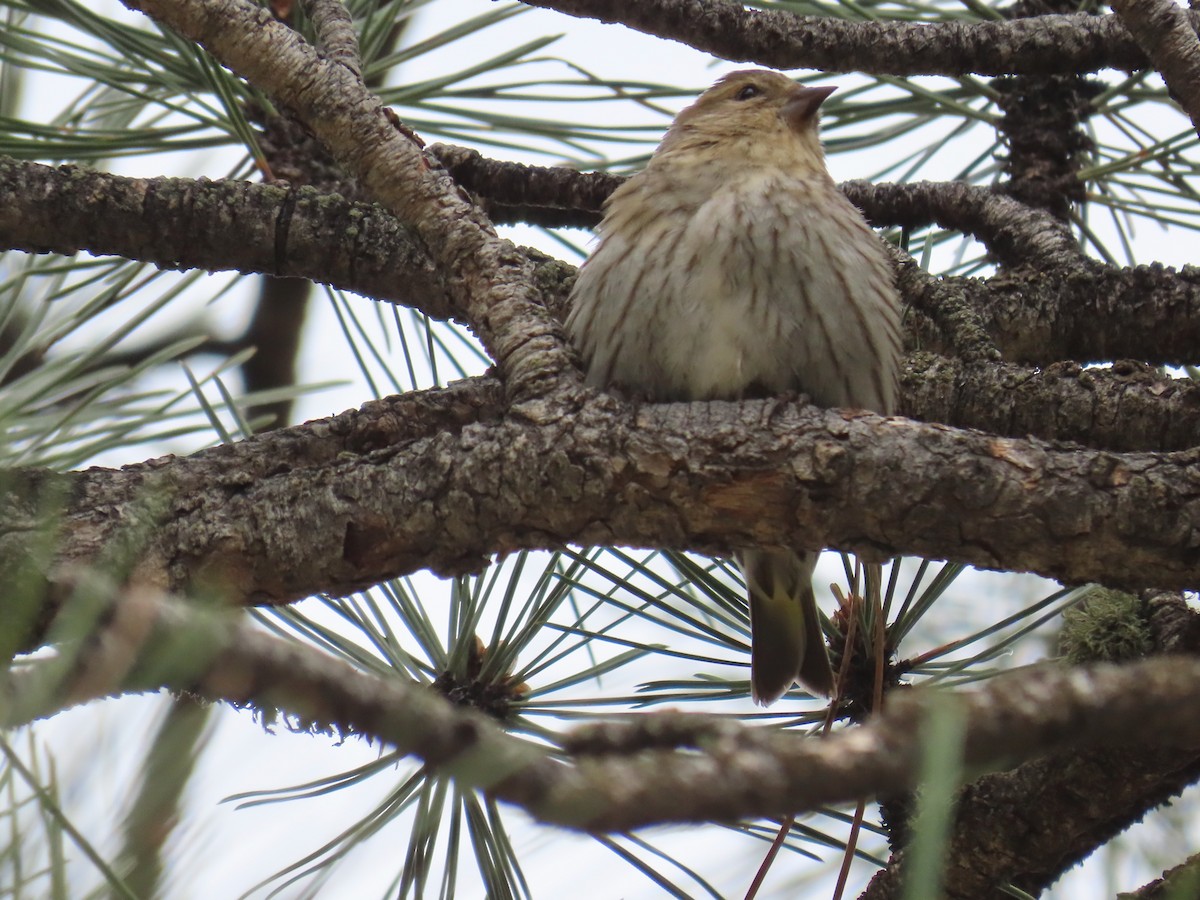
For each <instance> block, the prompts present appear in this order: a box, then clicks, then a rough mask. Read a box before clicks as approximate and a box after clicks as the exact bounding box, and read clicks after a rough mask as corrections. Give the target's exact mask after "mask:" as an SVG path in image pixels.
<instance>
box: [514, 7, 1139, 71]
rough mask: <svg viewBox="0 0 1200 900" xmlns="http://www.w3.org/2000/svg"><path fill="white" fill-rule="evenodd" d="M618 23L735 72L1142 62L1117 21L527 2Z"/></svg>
mask: <svg viewBox="0 0 1200 900" xmlns="http://www.w3.org/2000/svg"><path fill="white" fill-rule="evenodd" d="M526 2H527V3H528V4H529V5H530V6H540V7H542V8H544V9H554V10H558V11H559V12H563V13H566V14H568V15H572V16H577V17H579V18H587V19H598V20H600V21H601V22H609V23H620V24H622V25H625V26H627V27H629V28H632V29H634V30H635V31H641V32H643V33H645V34H650V35H654V36H656V37H661V38H665V39H667V40H672V41H678V42H680V43H683V44H687V45H688V46H691V47H695V48H696V49H697V50H701V51H704V52H707V53H711V54H713V55H714V56H719V57H722V58H723V59H729V60H733V61H735V62H753V63H757V64H759V65H764V66H771V67H772V68H776V69H800V68H804V69H823V70H824V71H826V72H863V73H866V74H868V75H897V76H905V75H951V76H953V75H966V74H970V73H975V74H978V75H1013V74H1018V73H1029V74H1055V73H1062V74H1076V73H1085V72H1096V71H1099V70H1100V69H1105V68H1113V69H1123V70H1125V71H1126V72H1132V71H1135V70H1136V69H1140V68H1143V67H1145V65H1146V57H1145V55H1144V54H1143V53H1142V51H1141V49H1140V48H1139V47H1138V45H1137V43H1136V42H1135V41H1134V40H1133V38H1132V37H1131V36H1130V35H1129V33H1128V32H1127V31H1126V30H1125V29H1124V28H1123V27H1122V26H1121V22H1120V20H1119V19H1118V18H1117V17H1116V16H1092V15H1086V14H1077V15H1055V16H1038V17H1036V18H1028V19H1016V20H1012V21H1007V22H921V23H910V22H859V21H847V20H845V19H838V18H835V17H832V16H828V17H826V16H801V15H796V14H794V13H790V12H783V11H775V10H771V11H764V10H754V9H747V8H746V7H745V6H744V5H743V4H741V3H736V2H734V0H639V2H629V0H526Z"/></svg>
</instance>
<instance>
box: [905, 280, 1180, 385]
mask: <svg viewBox="0 0 1200 900" xmlns="http://www.w3.org/2000/svg"><path fill="white" fill-rule="evenodd" d="M899 286H900V292H901V295H902V296H903V297H904V300H905V302H906V303H907V304H908V305H910V307H911V308H912V309H913V310H915V311H918V312H924V311H926V310H929V309H930V308H936V307H937V306H939V305H940V304H944V303H946V302H947V299H949V300H952V301H953V303H954V305H956V306H959V305H964V304H965V305H968V306H969V307H970V308H971V309H972V310H974V313H973V316H974V317H975V318H974V321H976V322H977V323H978V326H979V327H980V328H982V329H983V331H984V333H985V334H986V335H988V336H990V338H991V340H993V341H994V342H995V344H996V346H997V347H998V348H999V349H1000V352H1001V353H1002V354H1003V357H1004V359H1006V360H1008V361H1009V362H1013V363H1025V364H1031V365H1047V364H1050V363H1055V362H1059V361H1061V360H1065V359H1070V360H1075V361H1077V362H1082V363H1086V362H1107V361H1111V360H1114V359H1137V360H1142V361H1144V362H1149V363H1154V364H1158V365H1184V364H1191V363H1194V362H1195V359H1196V347H1198V346H1200V268H1197V267H1195V266H1185V267H1184V268H1182V269H1180V270H1178V271H1176V270H1174V269H1170V268H1167V267H1166V266H1163V265H1160V264H1157V263H1155V264H1153V265H1148V266H1137V267H1135V268H1130V269H1116V268H1112V267H1111V266H1106V265H1104V264H1103V263H1099V262H1095V261H1094V260H1085V261H1083V262H1080V263H1079V264H1078V265H1075V266H1072V267H1071V268H1069V269H1067V270H1065V271H1063V270H1059V271H1053V270H1052V271H1049V272H1043V271H1040V270H1039V269H1038V268H1037V267H1029V268H1019V269H1008V270H1005V271H1002V272H1000V273H999V274H997V275H995V276H993V277H992V278H988V279H983V280H981V279H974V278H935V277H933V276H931V275H929V274H928V273H926V272H922V271H920V270H919V269H917V268H916V267H915V266H912V267H909V268H906V269H902V270H901V272H900V277H899ZM905 327H906V329H907V331H908V332H909V339H910V340H912V341H914V342H915V345H916V346H918V347H921V348H923V349H926V350H934V351H938V352H942V353H944V354H945V355H954V354H955V349H956V348H955V347H954V346H953V345H947V341H946V339H945V338H944V337H943V335H942V330H941V329H940V328H939V327H937V326H936V325H934V324H933V321H930V320H923V319H922V317H921V316H912V315H910V316H908V317H907V318H906V321H905Z"/></svg>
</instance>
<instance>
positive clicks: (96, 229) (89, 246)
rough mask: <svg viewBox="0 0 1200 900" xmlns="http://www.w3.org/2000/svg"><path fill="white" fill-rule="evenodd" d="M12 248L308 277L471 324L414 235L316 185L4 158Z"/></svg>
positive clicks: (1, 186)
mask: <svg viewBox="0 0 1200 900" xmlns="http://www.w3.org/2000/svg"><path fill="white" fill-rule="evenodd" d="M0 193H2V194H3V195H4V198H5V202H4V203H3V204H0V245H3V246H4V247H5V248H9V249H14V250H27V251H29V252H32V253H47V252H50V253H60V254H63V255H71V254H73V253H76V252H77V251H79V250H86V251H88V252H89V253H92V254H96V255H108V254H112V255H115V256H123V257H125V258H126V259H135V260H141V261H144V262H151V263H154V264H155V265H157V266H159V267H160V268H164V269H205V270H207V271H210V272H219V271H229V270H236V271H239V272H257V273H261V274H266V275H278V276H283V277H295V278H306V279H309V280H311V281H316V282H320V283H322V284H332V285H335V286H336V287H339V288H342V289H344V290H350V291H355V292H358V293H362V294H366V295H368V296H371V297H375V298H378V299H390V300H395V301H398V302H402V303H405V304H407V305H411V306H415V307H416V308H418V309H420V310H422V311H423V312H427V313H429V314H430V315H431V316H433V317H435V318H439V319H445V318H450V317H452V316H453V315H454V314H455V313H458V314H460V315H461V311H460V310H459V309H458V307H457V305H456V303H455V301H454V300H453V299H452V297H451V295H450V293H449V290H448V288H447V286H446V284H445V281H444V279H443V278H442V276H441V275H440V274H439V272H438V270H437V268H436V267H435V265H434V262H433V260H432V259H431V258H430V256H429V254H428V252H427V251H426V250H425V248H424V247H423V246H422V244H421V241H420V239H419V238H418V237H417V235H416V234H415V233H414V231H413V230H412V229H411V228H409V227H407V226H405V225H403V224H401V223H400V222H399V221H398V220H397V219H396V218H395V216H392V215H391V214H390V213H388V212H386V211H385V210H383V209H382V208H381V207H378V206H374V205H372V204H367V203H351V202H349V201H348V200H346V199H345V198H343V197H341V196H339V195H337V194H322V193H319V192H318V191H317V190H314V189H313V188H305V187H301V188H292V187H287V186H281V185H269V184H251V183H250V182H245V181H208V180H206V179H189V178H148V179H143V178H122V177H119V176H116V175H107V174H104V173H102V172H95V171H92V170H91V169H82V168H76V167H74V166H62V167H59V168H51V167H49V166H42V165H38V164H37V163H31V162H19V161H17V160H13V159H10V158H7V157H3V156H0Z"/></svg>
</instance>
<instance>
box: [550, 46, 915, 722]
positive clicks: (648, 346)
mask: <svg viewBox="0 0 1200 900" xmlns="http://www.w3.org/2000/svg"><path fill="white" fill-rule="evenodd" d="M834 90H835V88H832V87H813V86H808V85H804V84H800V83H797V82H796V81H793V80H792V79H790V78H788V77H787V76H786V75H784V74H782V73H780V72H776V71H772V70H765V69H747V70H740V71H735V72H732V73H730V74H728V75H726V76H724V77H723V78H721V79H720V80H719V81H717V82H716V84H714V85H713V86H712V87H711V88H709V89H708V90H706V91H705V92H704V93H702V94H701V95H700V96H699V98H698V99H697V100H696V101H695V102H694V103H693V104H692V105H690V106H688V107H687V108H685V109H684V110H683V111H681V112H680V113H679V114H678V115H677V116H676V117H675V119H674V121H673V122H672V123H671V126H670V128H669V129H668V130H667V132H666V135H665V136H664V137H663V139H662V142H661V143H660V144H659V145H658V148H657V149H656V150H655V151H654V153H653V154H652V155H651V157H650V160H649V162H648V163H647V165H646V167H645V168H644V169H643V170H642V171H640V172H638V173H637V174H635V175H633V176H631V177H630V178H628V179H627V180H626V181H625V182H624V183H623V184H621V186H620V187H618V188H617V189H616V190H615V191H614V192H613V193H612V194H611V195H610V197H609V198H608V200H607V201H606V202H605V206H604V211H603V217H602V220H601V222H600V225H599V226H598V228H597V241H596V243H595V246H594V248H593V249H592V252H591V253H590V255H589V256H588V258H587V259H586V260H585V261H584V263H583V265H582V266H581V267H580V269H579V272H578V275H577V277H576V280H575V283H574V285H573V287H572V289H571V293H570V297H569V302H568V307H569V312H568V315H567V319H566V329H567V333H568V335H569V337H570V339H571V341H572V343H573V345H574V346H575V348H576V350H577V351H578V353H579V356H580V358H581V360H582V363H583V368H584V373H585V378H584V380H585V382H586V383H587V384H588V385H590V386H592V387H596V388H599V389H615V390H617V391H619V392H624V393H627V394H628V395H629V396H638V397H641V398H644V399H646V400H648V401H652V402H680V401H697V400H740V399H747V398H755V397H767V396H777V395H784V394H793V393H802V394H805V395H807V396H808V397H809V398H810V399H811V400H812V402H814V403H816V404H818V405H820V406H825V407H853V408H857V409H864V410H869V411H872V412H877V413H881V414H884V415H891V414H893V413H894V412H895V410H896V406H897V398H898V394H899V372H900V359H901V304H900V298H899V295H898V293H897V290H896V287H895V279H894V275H893V271H892V267H891V265H890V262H889V257H888V253H887V250H886V248H885V246H884V243H883V240H882V238H880V237H879V236H878V235H876V234H875V233H874V232H873V231H872V230H871V228H870V226H869V225H868V224H867V223H866V221H865V220H864V219H863V216H862V214H861V213H860V212H859V210H858V209H857V208H856V207H855V206H854V205H853V204H852V203H850V201H849V200H848V199H846V197H845V195H843V194H842V193H841V191H840V190H838V187H837V185H836V183H835V182H834V180H833V178H832V176H831V175H830V174H829V171H828V169H827V167H826V164H825V155H824V151H823V148H822V146H821V140H820V137H819V134H818V130H819V128H818V123H819V110H820V107H821V104H822V103H824V102H825V100H826V99H828V97H829V95H830V94H832V93H833V91H834ZM818 556H819V551H817V550H810V549H804V550H796V549H794V548H791V547H776V546H760V547H755V548H752V549H743V550H741V551H740V552H739V553H738V554H737V560H738V564H739V567H740V569H741V572H742V575H743V578H744V580H745V583H746V588H747V601H748V605H749V610H750V632H751V666H750V668H751V677H750V682H751V696H752V697H753V699H754V700H755V701H756V702H757V703H759V704H761V705H764V706H765V705H768V704H770V703H773V702H774V701H776V700H778V699H779V698H780V697H781V696H783V694H785V693H786V692H787V691H788V690H790V689H791V687H792V685H793V684H794V683H795V682H797V681H799V682H800V683H801V684H802V685H803V686H805V687H806V688H808V689H809V690H810V691H812V692H814V693H817V694H822V695H828V694H830V693H831V692H832V690H833V687H834V679H833V672H832V670H831V667H830V664H829V656H828V653H827V650H826V646H825V639H824V634H823V632H822V628H821V621H820V615H819V612H818V608H817V603H816V599H815V595H814V593H813V588H812V576H813V570H814V568H815V566H816V562H817V558H818Z"/></svg>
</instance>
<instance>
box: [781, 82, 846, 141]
mask: <svg viewBox="0 0 1200 900" xmlns="http://www.w3.org/2000/svg"><path fill="white" fill-rule="evenodd" d="M836 90H837V88H835V87H808V86H807V85H803V84H798V85H796V86H795V87H794V88H792V89H791V91H789V92H788V98H787V100H785V101H784V103H783V108H782V109H781V110H779V117H780V118H781V119H783V121H785V122H787V123H788V126H789V127H790V128H792V129H793V130H795V131H799V130H801V129H802V128H804V127H805V126H807V125H809V124H810V123H811V122H812V120H813V117H814V116H815V115H816V114H817V110H818V109H819V108H820V106H821V104H822V103H824V102H825V101H826V100H827V99H828V98H829V95H830V94H832V93H833V92H834V91H836Z"/></svg>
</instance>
